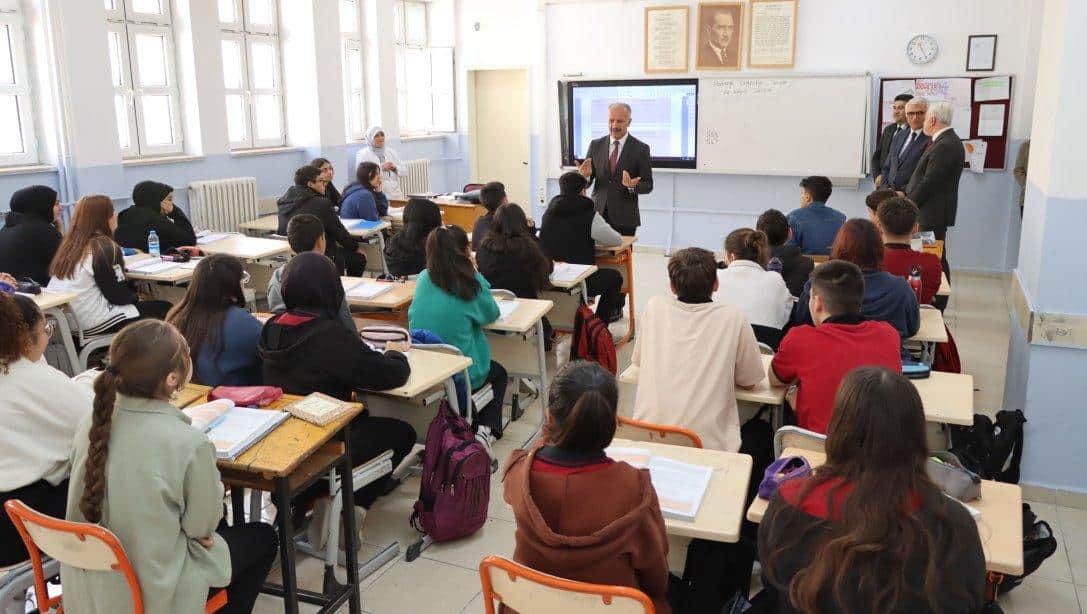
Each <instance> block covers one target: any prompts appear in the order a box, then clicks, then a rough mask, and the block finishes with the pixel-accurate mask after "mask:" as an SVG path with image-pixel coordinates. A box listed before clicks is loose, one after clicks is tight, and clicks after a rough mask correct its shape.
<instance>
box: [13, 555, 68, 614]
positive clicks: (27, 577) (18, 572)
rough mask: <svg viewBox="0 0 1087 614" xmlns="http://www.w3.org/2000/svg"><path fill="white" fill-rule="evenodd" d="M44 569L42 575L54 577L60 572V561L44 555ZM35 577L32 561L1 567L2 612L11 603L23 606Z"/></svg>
mask: <svg viewBox="0 0 1087 614" xmlns="http://www.w3.org/2000/svg"><path fill="white" fill-rule="evenodd" d="M42 569H43V571H42V577H44V578H52V577H54V576H56V575H57V574H59V573H60V561H58V560H56V559H52V558H49V557H43V560H42ZM34 579H35V578H34V565H33V564H31V562H30V561H24V562H22V563H16V564H14V565H9V566H7V567H0V612H7V611H8V609H7V608H8V607H9V606H11V605H17V606H18V607H22V606H23V604H24V603H25V599H26V591H27V590H28V589H30V588H32V587H33V586H34ZM20 611H22V610H20Z"/></svg>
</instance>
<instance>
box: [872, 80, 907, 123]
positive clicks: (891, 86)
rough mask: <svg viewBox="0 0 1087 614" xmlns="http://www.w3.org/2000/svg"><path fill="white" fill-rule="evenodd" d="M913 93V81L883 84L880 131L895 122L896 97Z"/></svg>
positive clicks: (885, 82) (886, 82)
mask: <svg viewBox="0 0 1087 614" xmlns="http://www.w3.org/2000/svg"><path fill="white" fill-rule="evenodd" d="M912 93H913V79H897V80H895V81H884V82H883V109H882V110H881V111H880V114H879V121H880V124H881V125H880V129H882V128H883V126H886V125H887V124H890V123H891V122H893V121H894V120H895V118H894V103H895V96H898V95H899V94H912Z"/></svg>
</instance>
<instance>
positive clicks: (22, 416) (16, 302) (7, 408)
mask: <svg viewBox="0 0 1087 614" xmlns="http://www.w3.org/2000/svg"><path fill="white" fill-rule="evenodd" d="M0 330H3V333H2V334H0V421H3V423H4V428H3V430H0V506H2V505H3V504H4V502H5V501H8V500H9V499H21V500H22V502H23V503H26V504H27V505H29V506H30V507H31V508H33V509H35V510H37V511H39V512H41V513H43V514H47V515H49V516H53V517H55V518H63V517H64V509H65V507H64V506H65V502H66V501H67V500H68V473H69V471H71V465H69V463H68V456H69V455H70V454H71V452H72V440H73V439H74V438H75V431H76V425H77V424H79V421H80V420H82V419H83V417H84V416H88V415H90V413H91V393H90V390H88V389H87V388H86V387H85V386H82V385H80V384H78V383H76V382H73V381H72V380H70V379H68V376H67V375H65V374H63V373H61V372H60V371H57V370H56V369H54V368H53V367H50V366H49V365H48V364H46V362H45V360H43V359H42V355H43V354H44V353H45V348H46V346H48V345H49V337H50V336H52V333H53V323H52V322H46V321H45V317H44V316H42V312H41V310H39V309H38V306H37V305H36V304H34V301H33V300H31V299H29V298H27V297H25V296H22V295H20V294H8V293H6V292H0ZM27 558H28V555H27V552H26V547H25V546H24V544H23V540H22V539H20V538H19V533H18V531H16V530H15V525H13V524H12V523H11V519H10V518H9V517H8V515H7V514H6V513H4V514H0V566H3V567H6V566H8V565H14V564H16V563H20V562H22V561H25V560H26V559H27Z"/></svg>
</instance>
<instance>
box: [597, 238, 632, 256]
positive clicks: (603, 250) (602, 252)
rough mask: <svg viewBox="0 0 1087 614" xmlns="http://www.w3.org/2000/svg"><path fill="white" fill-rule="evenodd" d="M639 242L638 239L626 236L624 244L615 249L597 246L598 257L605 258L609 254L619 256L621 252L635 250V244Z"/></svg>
mask: <svg viewBox="0 0 1087 614" xmlns="http://www.w3.org/2000/svg"><path fill="white" fill-rule="evenodd" d="M637 240H638V237H629V236H624V237H623V242H622V243H620V244H619V245H617V246H615V247H604V246H603V245H597V246H596V255H597V256H605V255H608V254H618V253H619V252H625V251H627V250H630V249H632V248H633V246H634V243H635V242H636V241H637Z"/></svg>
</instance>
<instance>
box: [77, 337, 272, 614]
mask: <svg viewBox="0 0 1087 614" xmlns="http://www.w3.org/2000/svg"><path fill="white" fill-rule="evenodd" d="M191 371H192V362H191V360H190V358H189V347H188V344H186V343H185V339H184V337H182V336H181V333H179V332H178V331H177V329H176V328H174V327H173V326H171V325H170V324H166V323H165V322H161V321H158V320H145V321H141V322H137V323H135V324H132V325H131V326H129V327H127V328H125V329H124V330H122V331H121V332H120V333H119V334H118V335H117V336H116V337H115V338H114V339H113V343H112V344H110V348H109V358H108V362H107V366H106V369H105V371H104V372H103V373H102V374H101V375H99V376H98V378H97V379H96V380H95V381H94V409H93V411H92V413H91V415H90V416H89V417H88V418H86V419H84V420H83V422H82V423H81V424H80V426H79V428H78V430H77V432H76V439H75V445H74V448H73V450H72V458H71V462H72V476H71V485H70V488H69V493H68V514H67V517H68V519H69V520H73V521H77V522H91V523H96V524H99V525H101V526H103V527H105V528H107V529H109V530H110V531H112V532H113V533H114V534H116V535H117V537H118V539H120V541H121V545H122V546H124V548H125V551H126V552H127V553H128V558H129V559H130V560H131V562H132V565H133V567H134V568H135V570H136V577H137V578H139V581H140V589H141V593H142V596H143V600H144V609H145V610H146V611H148V612H186V613H188V612H202V611H204V602H205V600H206V599H207V596H208V594H209V591H210V590H211V589H212V588H213V587H221V586H226V587H227V598H228V604H227V606H226V608H224V609H222V610H220V612H250V611H251V610H252V608H253V603H254V601H256V598H257V594H258V593H259V591H260V587H261V584H262V583H263V582H264V578H265V576H267V574H268V569H269V568H270V567H271V565H272V560H273V559H274V558H275V552H276V545H275V544H276V540H275V533H274V531H273V529H272V527H271V526H269V525H267V524H263V523H248V524H240V523H236V524H235V525H234V526H229V527H228V526H226V525H225V523H223V522H222V519H223V505H222V501H223V486H222V482H221V481H220V479H219V470H218V469H217V468H216V466H215V448H214V446H212V444H211V442H210V441H209V440H208V438H207V437H206V436H205V435H204V434H203V433H201V432H200V431H198V430H196V429H194V428H192V427H191V426H189V419H188V418H187V417H186V416H185V414H183V413H182V412H181V411H179V410H178V409H177V408H176V407H174V406H173V405H171V404H170V398H171V396H172V395H173V394H174V392H176V391H177V390H179V389H180V388H182V387H184V386H185V384H186V383H187V382H188V381H189V376H190V374H191ZM217 527H218V528H217ZM61 574H62V576H63V577H64V601H65V605H66V606H68V607H67V608H66V609H68V610H70V611H73V612H75V611H83V608H82V607H80V606H82V605H84V604H85V605H88V606H89V605H90V604H93V607H88V608H87V609H86V610H85V611H95V612H130V611H132V604H131V597H130V595H129V590H128V588H127V587H126V586H125V583H124V579H123V577H122V576H121V574H118V573H112V572H98V571H77V570H74V569H70V568H66V567H64V566H62V570H61ZM77 607H78V610H77Z"/></svg>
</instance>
